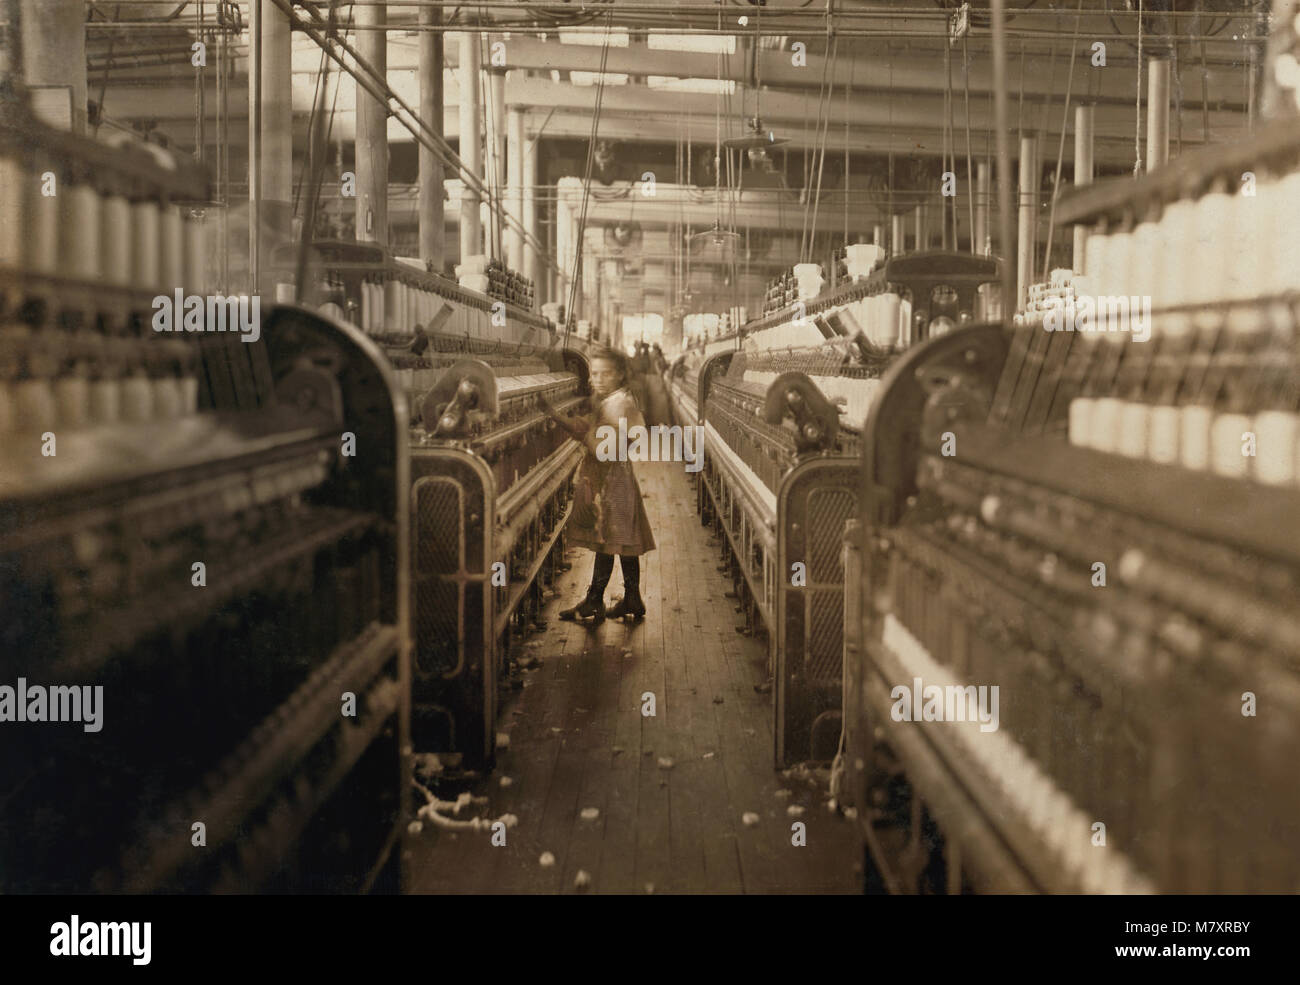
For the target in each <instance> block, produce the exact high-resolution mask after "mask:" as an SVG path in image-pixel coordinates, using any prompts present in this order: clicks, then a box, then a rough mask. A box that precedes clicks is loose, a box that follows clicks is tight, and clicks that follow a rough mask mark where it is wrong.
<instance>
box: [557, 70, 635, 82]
mask: <svg viewBox="0 0 1300 985" xmlns="http://www.w3.org/2000/svg"><path fill="white" fill-rule="evenodd" d="M600 79H601V74H600V73H599V72H577V71H570V72H569V81H570V82H572V83H573V84H574V85H576V86H594V85H598V84H599V83H600ZM605 85H607V86H625V85H627V76H626V75H625V74H622V73H620V72H606V73H605Z"/></svg>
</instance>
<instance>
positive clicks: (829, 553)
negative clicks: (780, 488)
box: [808, 489, 857, 585]
mask: <svg viewBox="0 0 1300 985" xmlns="http://www.w3.org/2000/svg"><path fill="white" fill-rule="evenodd" d="M856 507H857V502H856V501H855V499H854V497H853V494H852V493H850V492H848V491H847V490H844V489H819V490H815V491H813V492H811V493H809V494H808V575H809V581H811V582H816V583H818V584H827V583H830V584H834V585H842V584H844V562H843V560H842V559H841V550H842V548H843V542H844V524H845V523H846V522H847V521H848V520H850V519H851V518H852V517H853V514H854V510H855V509H856Z"/></svg>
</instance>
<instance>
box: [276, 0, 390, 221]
mask: <svg viewBox="0 0 1300 985" xmlns="http://www.w3.org/2000/svg"><path fill="white" fill-rule="evenodd" d="M354 11H355V17H356V25H357V27H358V28H359V30H358V31H357V51H358V52H359V53H360V55H361V57H362V58H364V59H365V60H366V61H367V62H369V63H370V65H372V66H373V67H374V69H375V71H376V72H377V73H379V75H381V76H384V77H387V74H388V34H387V32H386V31H375V30H366V28H368V27H383V26H385V25H386V23H387V15H386V11H385V8H384V7H383V6H382V5H381V6H373V7H356V8H354ZM286 98H287V97H286ZM356 168H357V227H356V228H357V232H356V236H357V239H358V240H361V241H363V242H373V243H382V244H384V245H387V244H388V107H387V106H386V105H384V104H383V103H381V102H380V101H379V100H377V99H376V98H375V97H374V96H372V95H370V94H369V93H368V92H366V91H365V90H364V89H362V88H361V87H360V86H358V87H357V141H356Z"/></svg>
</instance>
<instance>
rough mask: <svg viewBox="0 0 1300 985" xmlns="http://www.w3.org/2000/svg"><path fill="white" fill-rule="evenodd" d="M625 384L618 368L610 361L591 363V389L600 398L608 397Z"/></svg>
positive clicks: (596, 360) (594, 360) (598, 360)
mask: <svg viewBox="0 0 1300 985" xmlns="http://www.w3.org/2000/svg"><path fill="white" fill-rule="evenodd" d="M622 384H623V377H622V375H621V374H620V373H619V371H618V366H617V365H615V364H614V363H612V362H610V361H609V360H608V359H593V360H592V361H591V389H592V391H593V392H594V393H595V394H596V396H598V397H608V396H609V395H610V394H611V393H613V392H614V391H615V390H617V389H618V388H619V387H620V386H621V385H622Z"/></svg>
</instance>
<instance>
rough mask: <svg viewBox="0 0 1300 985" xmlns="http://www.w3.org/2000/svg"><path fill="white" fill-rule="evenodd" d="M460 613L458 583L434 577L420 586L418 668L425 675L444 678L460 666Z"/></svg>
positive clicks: (416, 635) (417, 590)
mask: <svg viewBox="0 0 1300 985" xmlns="http://www.w3.org/2000/svg"><path fill="white" fill-rule="evenodd" d="M460 610H461V605H460V588H459V586H458V585H456V583H455V582H449V581H443V580H442V579H441V578H437V577H431V578H427V579H425V580H424V581H422V582H420V583H419V584H418V585H417V586H416V589H415V625H416V634H415V638H416V640H417V641H418V645H417V647H416V665H417V667H418V668H419V670H420V671H421V672H423V673H426V674H441V673H444V672H446V671H448V670H451V669H452V668H453V667H455V666H456V659H457V653H456V648H457V647H458V646H459V642H458V641H459V640H460V637H461V632H460V627H459V625H458V622H459V619H460Z"/></svg>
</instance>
